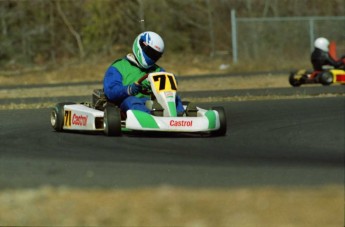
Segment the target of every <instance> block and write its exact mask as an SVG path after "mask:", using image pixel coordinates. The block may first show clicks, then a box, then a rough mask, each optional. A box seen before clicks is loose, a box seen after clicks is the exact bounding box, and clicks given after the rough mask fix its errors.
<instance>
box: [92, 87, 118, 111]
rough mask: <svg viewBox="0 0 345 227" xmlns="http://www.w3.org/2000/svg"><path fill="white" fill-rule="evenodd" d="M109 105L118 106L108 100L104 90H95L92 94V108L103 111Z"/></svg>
mask: <svg viewBox="0 0 345 227" xmlns="http://www.w3.org/2000/svg"><path fill="white" fill-rule="evenodd" d="M107 104H113V105H116V104H115V103H113V102H110V101H109V100H108V98H107V97H106V96H105V94H104V91H103V89H94V90H93V93H92V106H93V107H94V108H95V109H97V110H101V111H103V110H104V108H105V106H106V105H107ZM116 106H117V105H116Z"/></svg>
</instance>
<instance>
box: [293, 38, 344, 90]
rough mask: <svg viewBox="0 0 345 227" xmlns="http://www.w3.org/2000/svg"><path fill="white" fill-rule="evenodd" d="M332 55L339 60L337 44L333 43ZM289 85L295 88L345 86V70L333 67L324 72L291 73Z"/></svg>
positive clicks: (299, 71)
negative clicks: (303, 86)
mask: <svg viewBox="0 0 345 227" xmlns="http://www.w3.org/2000/svg"><path fill="white" fill-rule="evenodd" d="M329 48H330V51H329V53H330V55H331V56H332V57H333V58H334V59H337V56H336V55H337V54H336V44H335V42H331V44H330V46H329ZM343 61H344V64H345V59H343ZM289 83H290V85H291V86H293V87H299V86H301V85H302V84H317V83H318V84H322V85H325V86H328V85H331V84H342V85H345V69H344V68H341V69H334V68H333V67H326V68H324V69H323V70H322V71H313V70H307V69H299V70H294V71H292V72H290V75H289Z"/></svg>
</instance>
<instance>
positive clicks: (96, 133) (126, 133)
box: [52, 130, 222, 138]
mask: <svg viewBox="0 0 345 227" xmlns="http://www.w3.org/2000/svg"><path fill="white" fill-rule="evenodd" d="M52 132H54V133H61V132H56V131H52ZM62 133H64V134H74V135H85V136H103V137H108V136H106V135H105V134H104V132H102V131H78V130H73V131H72V130H71V131H70V130H65V131H63V132H62ZM121 136H127V137H141V138H205V137H222V136H215V135H212V134H211V133H208V132H199V133H196V132H153V131H123V132H122V135H121ZM121 136H117V137H121ZM110 137H116V136H110Z"/></svg>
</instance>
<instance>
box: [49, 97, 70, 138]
mask: <svg viewBox="0 0 345 227" xmlns="http://www.w3.org/2000/svg"><path fill="white" fill-rule="evenodd" d="M72 104H75V103H74V102H60V103H57V104H56V105H55V106H54V107H53V109H52V110H51V112H50V124H51V126H52V127H53V129H55V131H57V132H61V131H63V123H64V116H65V111H64V106H65V105H72Z"/></svg>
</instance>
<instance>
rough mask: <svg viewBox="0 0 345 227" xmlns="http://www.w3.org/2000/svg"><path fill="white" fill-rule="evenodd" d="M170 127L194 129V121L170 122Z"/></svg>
mask: <svg viewBox="0 0 345 227" xmlns="http://www.w3.org/2000/svg"><path fill="white" fill-rule="evenodd" d="M170 126H173V127H181V126H182V127H192V126H193V121H185V120H178V121H176V120H170Z"/></svg>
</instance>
